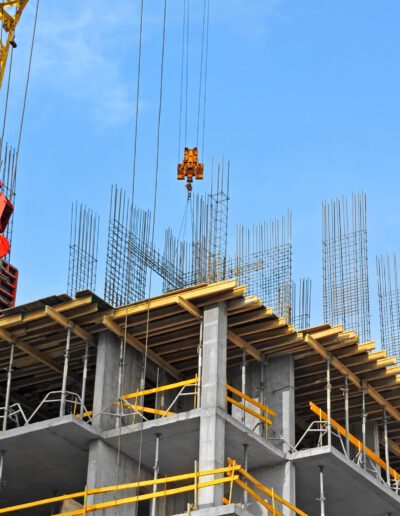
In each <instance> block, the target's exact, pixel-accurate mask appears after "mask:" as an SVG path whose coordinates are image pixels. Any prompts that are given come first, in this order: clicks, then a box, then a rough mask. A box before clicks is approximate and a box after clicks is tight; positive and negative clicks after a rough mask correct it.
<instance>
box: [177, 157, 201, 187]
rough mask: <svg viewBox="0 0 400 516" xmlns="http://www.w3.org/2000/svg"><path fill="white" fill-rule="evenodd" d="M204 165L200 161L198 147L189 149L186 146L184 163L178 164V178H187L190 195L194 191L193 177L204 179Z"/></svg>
mask: <svg viewBox="0 0 400 516" xmlns="http://www.w3.org/2000/svg"><path fill="white" fill-rule="evenodd" d="M203 172H204V165H203V163H199V153H198V150H197V147H193V149H189V148H188V147H185V155H184V157H183V161H182V163H180V164H179V165H178V179H179V180H183V179H185V177H186V179H187V182H186V188H187V191H188V195H189V196H190V194H191V192H192V183H193V178H196V179H203Z"/></svg>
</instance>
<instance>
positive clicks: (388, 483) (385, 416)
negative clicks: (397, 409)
mask: <svg viewBox="0 0 400 516" xmlns="http://www.w3.org/2000/svg"><path fill="white" fill-rule="evenodd" d="M383 439H384V442H385V462H386V483H387V485H388V486H389V487H390V464H389V439H388V432H387V414H386V410H385V409H383Z"/></svg>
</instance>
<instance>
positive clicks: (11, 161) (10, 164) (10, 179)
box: [0, 139, 17, 248]
mask: <svg viewBox="0 0 400 516" xmlns="http://www.w3.org/2000/svg"><path fill="white" fill-rule="evenodd" d="M0 152H1V154H2V155H1V156H0V160H1V162H0V177H1V182H2V188H1V190H2V191H3V192H4V194H5V196H6V197H7V198H8V199H10V201H11V202H12V204H13V205H14V204H15V186H16V176H17V169H16V165H17V162H16V152H15V149H14V148H13V147H11V146H9V145H8V144H6V146H5V148H4V149H3V145H2V142H1V139H0ZM13 229H14V217H13V216H12V217H11V219H10V222H9V223H8V225H7V228H6V230H5V232H4V236H5V237H6V238H7V240H8V241H9V242H10V248H11V247H12V236H13Z"/></svg>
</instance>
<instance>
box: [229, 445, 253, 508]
mask: <svg viewBox="0 0 400 516" xmlns="http://www.w3.org/2000/svg"><path fill="white" fill-rule="evenodd" d="M248 447H249V445H248V444H247V443H246V444H243V449H244V461H243V462H244V469H245V471H247V466H248V460H247V459H248V454H247V450H248ZM233 474H234V472H232V475H233ZM244 482H245V484H247V479H244ZM247 500H248V496H247V491H246V489H243V507H244V509H246V507H247Z"/></svg>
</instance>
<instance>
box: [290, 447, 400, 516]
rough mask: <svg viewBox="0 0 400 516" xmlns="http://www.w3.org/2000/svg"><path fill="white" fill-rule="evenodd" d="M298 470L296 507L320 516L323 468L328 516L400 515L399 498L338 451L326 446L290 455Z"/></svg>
mask: <svg viewBox="0 0 400 516" xmlns="http://www.w3.org/2000/svg"><path fill="white" fill-rule="evenodd" d="M291 459H292V460H293V462H294V464H295V468H296V501H297V506H298V507H300V508H301V509H302V510H303V511H305V512H306V513H308V514H309V516H319V515H320V504H319V501H318V500H317V499H318V498H319V497H320V492H319V468H318V466H324V489H325V497H326V514H329V516H343V515H344V514H351V515H352V516H382V515H386V514H390V515H391V516H399V515H400V497H399V496H398V495H396V494H395V493H394V492H393V491H392V490H391V489H390V488H389V487H388V486H386V485H385V484H382V483H381V482H380V481H379V480H378V479H376V478H375V477H374V476H372V475H371V474H370V473H368V472H365V471H364V470H362V469H361V468H360V467H359V466H358V465H356V464H354V463H353V462H352V461H350V460H349V459H347V458H346V457H345V456H344V455H343V454H342V453H341V452H340V451H338V450H337V449H335V448H329V447H328V446H323V447H320V448H312V449H309V450H301V451H299V452H296V453H293V454H292V455H291Z"/></svg>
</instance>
